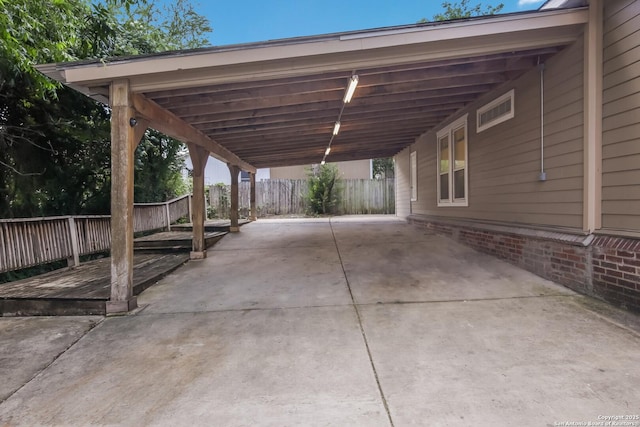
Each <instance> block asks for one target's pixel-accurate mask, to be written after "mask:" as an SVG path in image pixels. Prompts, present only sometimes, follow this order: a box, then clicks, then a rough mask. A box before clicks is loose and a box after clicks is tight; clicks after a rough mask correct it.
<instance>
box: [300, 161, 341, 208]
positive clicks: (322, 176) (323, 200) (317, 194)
mask: <svg viewBox="0 0 640 427" xmlns="http://www.w3.org/2000/svg"><path fill="white" fill-rule="evenodd" d="M308 175H309V178H308V182H309V193H308V195H307V199H308V202H309V210H310V213H311V214H315V215H326V214H330V213H334V208H335V207H336V205H337V203H338V198H339V194H340V176H339V172H338V167H337V166H336V165H334V164H324V165H320V166H318V167H316V168H314V169H312V170H311V171H310V172H309V174H308Z"/></svg>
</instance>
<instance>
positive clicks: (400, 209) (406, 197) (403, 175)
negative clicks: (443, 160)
mask: <svg viewBox="0 0 640 427" xmlns="http://www.w3.org/2000/svg"><path fill="white" fill-rule="evenodd" d="M410 155H411V153H410V150H409V148H405V149H404V150H402V151H401V152H399V153H398V154H396V156H395V157H394V159H395V177H396V215H397V216H399V217H402V218H405V217H407V216H408V215H409V214H410V213H411V211H410V199H411V188H410V186H411V184H410V181H411V177H410V174H409V157H410ZM419 189H420V186H418V190H419ZM419 197H420V196H418V198H419Z"/></svg>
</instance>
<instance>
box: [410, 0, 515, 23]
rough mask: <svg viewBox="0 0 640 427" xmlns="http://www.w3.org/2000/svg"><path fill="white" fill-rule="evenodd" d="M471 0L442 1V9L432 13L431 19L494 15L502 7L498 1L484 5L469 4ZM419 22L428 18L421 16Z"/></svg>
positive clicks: (426, 20) (443, 19)
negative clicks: (494, 3)
mask: <svg viewBox="0 0 640 427" xmlns="http://www.w3.org/2000/svg"><path fill="white" fill-rule="evenodd" d="M470 3H471V0H460V1H458V2H449V1H445V2H443V3H442V9H443V11H442V12H441V13H437V14H435V15H433V18H432V19H431V20H432V21H448V20H451V19H463V18H471V17H473V16H484V15H495V14H497V13H500V11H501V10H502V9H503V8H504V4H503V3H499V4H497V5H495V6H491V5H485V6H483V5H482V3H477V4H476V5H471V4H470ZM418 22H419V23H422V22H429V20H428V19H426V18H422V19H421V20H420V21H418Z"/></svg>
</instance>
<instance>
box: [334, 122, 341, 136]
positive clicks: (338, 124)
mask: <svg viewBox="0 0 640 427" xmlns="http://www.w3.org/2000/svg"><path fill="white" fill-rule="evenodd" d="M338 132H340V122H336V124H335V126H334V127H333V134H334V135H337V134H338Z"/></svg>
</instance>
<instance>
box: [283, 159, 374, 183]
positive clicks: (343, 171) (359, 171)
mask: <svg viewBox="0 0 640 427" xmlns="http://www.w3.org/2000/svg"><path fill="white" fill-rule="evenodd" d="M335 165H336V166H337V167H338V171H339V172H340V177H341V178H344V179H369V178H371V160H369V159H365V160H352V161H347V162H337V163H335ZM310 167H311V165H303V166H281V167H277V168H271V171H270V177H271V179H306V178H307V170H309V168H310Z"/></svg>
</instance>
